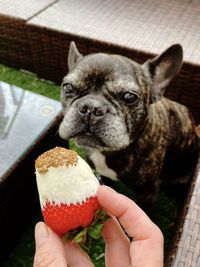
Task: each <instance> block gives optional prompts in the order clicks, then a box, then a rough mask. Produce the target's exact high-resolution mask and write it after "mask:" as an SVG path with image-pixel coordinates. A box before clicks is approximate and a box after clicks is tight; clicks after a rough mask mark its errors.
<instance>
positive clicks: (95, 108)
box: [78, 101, 108, 117]
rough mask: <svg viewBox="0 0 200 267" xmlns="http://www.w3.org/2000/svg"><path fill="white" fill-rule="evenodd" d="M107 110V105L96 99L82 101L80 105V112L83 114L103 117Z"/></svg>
mask: <svg viewBox="0 0 200 267" xmlns="http://www.w3.org/2000/svg"><path fill="white" fill-rule="evenodd" d="M107 111H108V108H107V106H106V105H101V104H100V103H98V102H96V101H89V102H82V103H80V104H79V106H78V112H79V114H80V115H81V116H88V115H90V116H94V117H103V116H104V115H105V114H106V112H107Z"/></svg>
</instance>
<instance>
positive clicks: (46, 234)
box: [33, 222, 67, 267]
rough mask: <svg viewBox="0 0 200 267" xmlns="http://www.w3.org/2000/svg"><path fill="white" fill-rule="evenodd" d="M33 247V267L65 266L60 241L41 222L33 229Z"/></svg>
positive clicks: (65, 262) (63, 252) (62, 247)
mask: <svg viewBox="0 0 200 267" xmlns="http://www.w3.org/2000/svg"><path fill="white" fill-rule="evenodd" d="M35 246H36V253H35V258H34V265H33V267H43V266H45V267H57V266H59V267H66V266H67V261H66V256H65V251H64V246H63V243H62V241H61V239H60V238H59V236H58V235H57V234H55V233H54V232H53V231H52V230H51V229H50V228H49V227H48V226H47V225H46V224H45V223H43V222H39V223H38V224H37V225H36V227H35Z"/></svg>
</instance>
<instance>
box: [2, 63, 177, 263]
mask: <svg viewBox="0 0 200 267" xmlns="http://www.w3.org/2000/svg"><path fill="white" fill-rule="evenodd" d="M0 80H1V81H5V82H8V83H10V84H14V85H16V86H19V87H22V88H24V89H26V90H30V91H33V92H35V93H38V94H41V95H44V96H47V97H50V98H53V99H55V100H58V99H59V94H60V93H59V91H60V90H59V86H57V85H55V84H53V83H52V82H49V81H45V80H41V79H38V78H37V77H36V75H34V74H32V73H27V72H24V71H19V70H16V69H12V68H8V67H6V66H3V65H0ZM70 147H71V148H73V149H75V150H78V153H79V154H80V155H81V156H83V157H85V152H84V150H82V149H81V150H80V149H78V148H77V147H76V146H75V144H74V142H73V140H72V141H71V142H70ZM113 188H115V189H116V190H117V191H118V192H120V193H123V194H125V195H127V196H128V197H130V198H132V199H134V194H133V192H132V191H130V190H129V189H128V188H127V187H126V186H125V185H124V184H122V183H121V182H113ZM178 207H179V202H178V201H177V200H175V199H171V198H169V197H168V196H167V195H166V194H165V193H164V192H160V193H159V194H158V197H157V201H156V203H155V206H154V210H153V212H152V216H151V218H152V219H153V220H154V222H155V223H156V224H157V225H158V226H159V227H160V228H161V230H162V231H163V233H164V236H165V246H166V250H167V249H168V247H169V245H170V242H171V238H172V234H173V224H174V221H175V219H176V217H177V210H178ZM38 216H39V217H36V218H34V219H33V222H32V224H31V225H30V226H29V228H28V229H26V231H25V234H24V235H23V236H22V238H21V240H20V241H19V244H18V246H17V247H16V248H15V249H14V250H13V251H12V252H11V254H10V256H9V257H8V259H7V261H6V262H5V264H4V265H3V266H2V267H31V266H32V265H33V257H34V250H35V248H34V225H35V223H36V222H37V221H38V220H40V219H41V218H40V215H38ZM103 253H104V241H103V240H102V239H101V240H100V241H98V242H95V243H94V244H93V245H92V247H91V251H90V254H91V255H92V260H93V261H94V263H95V266H97V267H103V266H104V257H103ZM144 253H145V252H144Z"/></svg>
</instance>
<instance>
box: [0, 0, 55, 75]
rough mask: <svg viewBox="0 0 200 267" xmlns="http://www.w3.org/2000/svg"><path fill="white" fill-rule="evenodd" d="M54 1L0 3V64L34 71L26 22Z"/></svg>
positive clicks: (31, 0)
mask: <svg viewBox="0 0 200 267" xmlns="http://www.w3.org/2000/svg"><path fill="white" fill-rule="evenodd" d="M54 2H55V0H15V1H8V0H1V1H0V63H3V64H7V65H10V66H12V67H20V68H24V69H28V70H31V71H35V69H34V66H33V62H32V56H31V49H30V42H29V38H28V35H27V27H26V21H27V20H28V19H30V18H31V17H33V16H34V15H36V14H38V13H39V12H41V11H42V10H44V9H45V8H47V7H48V6H49V5H51V4H52V3H54Z"/></svg>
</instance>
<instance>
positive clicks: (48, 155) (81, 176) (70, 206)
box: [35, 147, 105, 240]
mask: <svg viewBox="0 0 200 267" xmlns="http://www.w3.org/2000/svg"><path fill="white" fill-rule="evenodd" d="M35 167H36V178H37V185H38V191H39V196H40V204H41V209H42V214H43V217H44V220H45V222H46V223H47V225H49V227H51V228H52V229H53V230H54V231H55V232H56V233H58V234H64V233H67V232H69V231H71V230H75V231H76V229H77V228H84V227H88V226H89V225H90V224H91V225H92V226H91V227H90V229H89V228H88V229H89V233H90V235H92V236H93V237H95V236H96V235H99V230H102V221H103V220H104V218H105V216H104V215H105V213H103V214H102V212H98V211H99V209H100V205H99V203H98V200H97V198H96V191H97V188H98V186H99V182H98V180H97V179H96V177H95V176H94V174H93V172H92V170H91V169H90V167H89V165H88V164H87V163H86V162H85V161H84V160H83V159H82V158H81V157H79V156H78V155H77V153H76V152H75V151H72V150H68V149H65V148H61V147H56V148H54V149H51V150H49V151H47V152H45V153H44V154H42V155H41V156H39V157H38V159H37V160H36V163H35ZM96 212H97V213H96ZM94 216H95V218H94ZM93 218H94V220H93ZM99 221H100V223H101V224H100V227H99V224H98V222H99ZM76 234H77V232H76ZM85 234H86V231H84V235H85ZM78 236H79V237H80V235H78ZM79 239H80V238H78V240H79ZM83 239H85V236H84V238H83Z"/></svg>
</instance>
